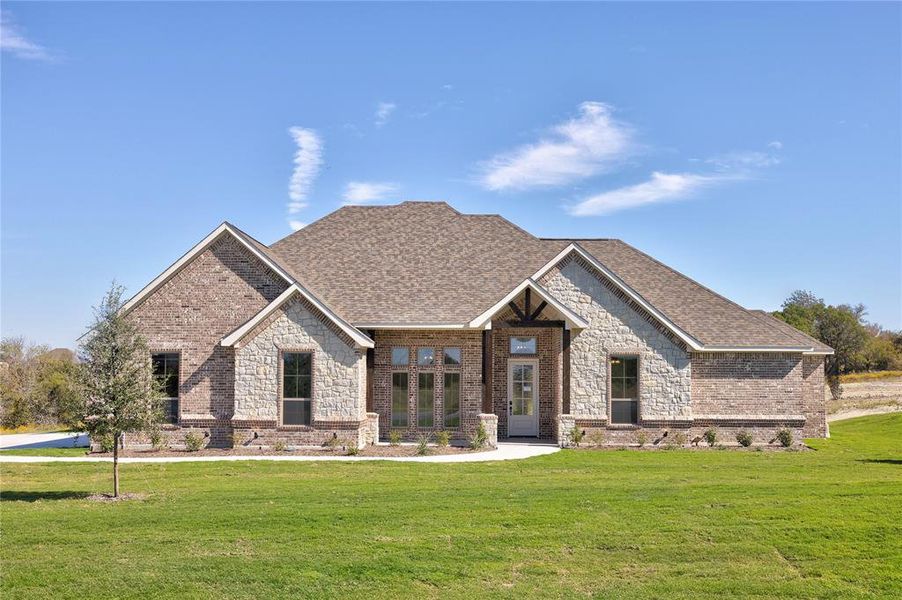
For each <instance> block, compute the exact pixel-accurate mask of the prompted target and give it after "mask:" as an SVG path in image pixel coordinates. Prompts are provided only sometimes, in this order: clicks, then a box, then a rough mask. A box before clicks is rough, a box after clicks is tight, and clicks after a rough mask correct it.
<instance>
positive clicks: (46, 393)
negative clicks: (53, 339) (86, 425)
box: [0, 337, 81, 429]
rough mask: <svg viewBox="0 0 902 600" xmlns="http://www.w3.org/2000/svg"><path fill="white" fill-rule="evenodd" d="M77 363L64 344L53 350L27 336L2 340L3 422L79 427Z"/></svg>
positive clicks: (0, 388)
mask: <svg viewBox="0 0 902 600" xmlns="http://www.w3.org/2000/svg"><path fill="white" fill-rule="evenodd" d="M80 412H81V403H80V392H79V386H78V363H77V362H76V361H75V354H74V353H73V352H72V351H71V350H67V349H65V348H57V349H55V350H51V349H50V348H49V347H47V346H41V345H36V344H33V343H30V342H28V341H26V340H25V338H21V337H16V338H3V340H2V341H0V425H2V426H3V427H5V428H8V429H14V428H16V427H20V426H23V425H65V426H69V427H78V425H79V421H80Z"/></svg>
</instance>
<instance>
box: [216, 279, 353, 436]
mask: <svg viewBox="0 0 902 600" xmlns="http://www.w3.org/2000/svg"><path fill="white" fill-rule="evenodd" d="M282 352H311V353H312V354H313V365H312V371H313V381H312V389H311V394H312V398H311V400H312V401H311V414H312V421H313V423H312V426H313V427H314V428H316V427H317V426H318V423H320V422H354V423H359V422H360V421H364V420H365V419H366V385H365V381H364V380H363V379H362V377H365V375H366V356H365V353H363V352H361V351H360V350H359V349H356V348H355V347H354V346H353V345H352V344H351V343H349V340H348V338H347V337H346V336H343V335H339V334H338V333H336V332H335V331H334V329H333V328H332V327H330V326H329V325H328V324H327V323H326V322H325V321H324V318H323V316H322V315H321V314H319V311H318V310H317V309H316V308H315V307H313V306H312V305H311V304H309V303H308V302H307V301H306V300H305V299H303V298H302V297H301V296H300V295H296V296H295V297H294V298H292V299H290V300H288V302H286V303H285V304H284V305H283V306H282V307H281V308H280V309H279V310H278V311H276V313H275V315H274V316H273V317H272V318H270V319H267V321H266V322H265V323H263V324H261V327H258V328H257V330H255V331H252V332H250V333H249V334H248V336H247V337H246V338H245V339H244V340H242V342H241V344H240V345H239V346H238V347H237V348H236V350H235V413H234V419H235V420H249V421H275V422H276V423H281V404H282V403H281V401H280V400H281V397H282V392H281V386H282Z"/></svg>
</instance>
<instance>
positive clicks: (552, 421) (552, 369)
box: [492, 322, 563, 439]
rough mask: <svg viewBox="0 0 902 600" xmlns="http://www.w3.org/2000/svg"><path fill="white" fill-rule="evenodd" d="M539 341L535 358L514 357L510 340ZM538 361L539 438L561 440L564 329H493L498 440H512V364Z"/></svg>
mask: <svg viewBox="0 0 902 600" xmlns="http://www.w3.org/2000/svg"><path fill="white" fill-rule="evenodd" d="M522 336H528V337H535V338H536V353H535V354H517V355H511V353H510V338H512V337H522ZM512 358H513V359H518V358H520V359H529V358H534V359H537V360H538V362H539V374H538V375H539V389H538V400H539V438H542V439H557V420H558V415H560V413H561V400H562V398H561V391H562V386H561V371H562V366H563V352H562V329H561V328H560V327H514V328H509V327H505V328H502V327H500V326H499V325H498V322H496V323H495V325H494V326H493V328H492V406H493V409H494V412H495V414H496V415H498V436H499V437H502V438H503V437H507V436H508V425H507V420H508V402H509V400H508V361H509V360H511V359H512Z"/></svg>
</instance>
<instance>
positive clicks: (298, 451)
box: [85, 444, 494, 458]
mask: <svg viewBox="0 0 902 600" xmlns="http://www.w3.org/2000/svg"><path fill="white" fill-rule="evenodd" d="M487 450H494V448H484V449H480V450H473V449H471V448H469V447H459V446H445V447H439V446H429V447H428V448H427V452H426V454H425V456H439V455H446V454H472V453H474V452H485V451H487ZM85 454H87V455H88V456H96V457H111V456H113V453H112V452H85ZM348 455H351V453H349V452H348V450H347V449H346V448H344V447H341V446H339V447H335V448H332V447H302V448H295V449H290V450H281V451H280V450H275V449H273V448H267V447H259V446H246V447H240V448H202V449H200V450H196V451H194V452H189V451H188V450H181V449H171V448H170V449H164V450H152V449H147V450H121V451H120V452H119V456H120V458H149V457H158V456H159V457H164V456H181V457H184V456H348ZM355 456H385V457H392V456H424V455H422V454H418V448H417V446H416V445H414V444H401V445H399V446H391V445H388V444H375V445H370V446H364V447H363V448H360V449H359V450H358V451H357V453H356V454H355Z"/></svg>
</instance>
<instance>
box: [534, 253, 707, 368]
mask: <svg viewBox="0 0 902 600" xmlns="http://www.w3.org/2000/svg"><path fill="white" fill-rule="evenodd" d="M571 252H575V253H577V254H579V255H580V256H581V257H582V258H583V259H584V260H585V261H586V262H588V263H589V264H590V265H592V266H593V267H594V268H595V269H597V270H599V271H601V273H602V274H603V275H604V276H605V277H607V278H608V279H610V280H611V281H612V282H613V283H614V285H616V286H617V287H618V288H620V290H621V291H622V292H623V293H624V294H626V295H627V296H628V297H629V298H630V299H632V300H633V301H634V302H635V303H636V304H638V305H639V306H641V307H642V308H643V309H644V310H645V311H646V312H648V313H649V314H650V315H652V316H653V317H654V318H655V319H657V320H658V321H660V322H661V323H663V324H664V326H665V327H667V329H669V330H670V331H672V332H673V334H674V335H676V336H677V337H678V338H680V339H681V340H683V342H685V343H686V345H687V346H689V347H690V348H691V349H692V350H696V351H699V350H704V349H705V348H704V345H703V344H702V343H701V342H699V341H698V340H697V339H695V338H694V337H692V336H691V335H689V334H688V333H686V332H685V331H683V330H682V329H681V328H680V327H678V326H677V325H676V323H674V322H673V321H671V320H670V319H668V318H667V317H666V316H665V315H664V313H662V312H661V311H659V310H658V309H657V308H655V307H654V306H652V305H651V304H650V303H649V302H648V301H647V300H646V299H645V298H643V297H642V296H641V295H640V294H639V293H638V292H637V291H636V290H634V289H633V288H631V287H630V286H628V285H627V284H626V282H625V281H623V280H622V279H620V277H618V276H617V274H616V273H614V272H613V271H611V270H610V269H608V268H607V267H606V266H604V265H603V264H601V263H600V262H598V260H597V259H596V258H595V257H594V256H592V255H591V254H589V253H588V252H586V251H585V250H583V249H582V248H581V247H579V246H578V245H577V244H570V245H569V246H567V247H566V248H564V249H563V250H561V251H560V252H559V253H558V255H557V256H555V257H554V258H553V259H551V260H550V261H548V262H547V263H546V264H545V266H543V267H542V268H541V269H539V270H538V271H536V272H535V274H534V275H533V276H532V279H534V280H536V281H538V280H539V279H540V278H541V277H542V276H543V275H545V273H547V272H548V271H549V270H551V268H552V267H554V266H555V265H556V264H558V263H559V262H561V261H562V260H563V259H564V258H565V257H566V256H567V255H568V254H570V253H571Z"/></svg>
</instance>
